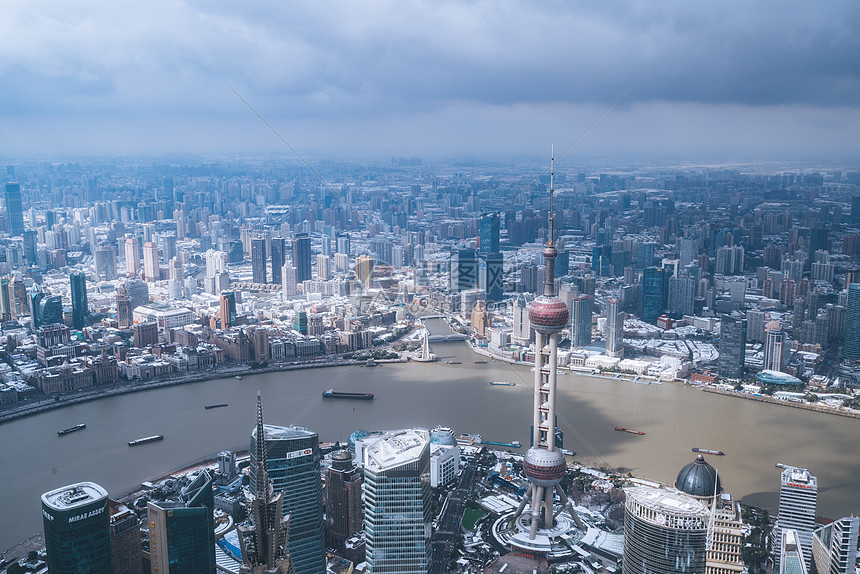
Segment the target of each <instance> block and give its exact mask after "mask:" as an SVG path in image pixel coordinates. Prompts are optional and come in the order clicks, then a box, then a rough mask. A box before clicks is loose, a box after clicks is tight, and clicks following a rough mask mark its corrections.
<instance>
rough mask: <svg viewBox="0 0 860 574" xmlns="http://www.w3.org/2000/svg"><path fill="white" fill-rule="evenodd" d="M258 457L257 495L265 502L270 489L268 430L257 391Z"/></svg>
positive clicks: (256, 454)
mask: <svg viewBox="0 0 860 574" xmlns="http://www.w3.org/2000/svg"><path fill="white" fill-rule="evenodd" d="M254 455H255V456H256V457H257V484H256V494H257V498H258V499H259V500H265V499H266V495H267V494H268V489H269V473H268V472H267V470H266V430H265V429H264V428H263V398H262V395H261V394H260V391H257V445H256V449H255V451H254Z"/></svg>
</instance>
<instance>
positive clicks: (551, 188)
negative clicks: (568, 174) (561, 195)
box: [548, 144, 555, 245]
mask: <svg viewBox="0 0 860 574" xmlns="http://www.w3.org/2000/svg"><path fill="white" fill-rule="evenodd" d="M551 155H552V159H550V164H549V237H548V239H549V241H548V245H552V242H553V240H554V239H555V238H554V237H553V227H555V225H554V224H555V216H554V215H553V211H552V207H553V206H552V196H553V193H554V192H555V188H554V179H555V144H553V145H552V152H551Z"/></svg>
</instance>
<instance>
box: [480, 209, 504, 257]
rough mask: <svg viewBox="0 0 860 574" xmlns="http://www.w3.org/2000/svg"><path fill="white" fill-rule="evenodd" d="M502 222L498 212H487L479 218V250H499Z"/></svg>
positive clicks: (486, 251) (489, 251) (492, 251)
mask: <svg viewBox="0 0 860 574" xmlns="http://www.w3.org/2000/svg"><path fill="white" fill-rule="evenodd" d="M500 227H501V222H500V220H499V214H498V213H497V212H493V213H485V214H484V215H482V216H481V218H480V220H478V250H479V251H480V252H481V253H482V254H483V253H497V252H498V251H499V235H500Z"/></svg>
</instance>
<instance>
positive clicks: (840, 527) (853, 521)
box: [812, 516, 860, 574]
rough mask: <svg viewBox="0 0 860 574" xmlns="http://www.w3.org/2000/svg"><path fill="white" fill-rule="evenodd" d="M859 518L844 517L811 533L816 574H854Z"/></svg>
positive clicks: (859, 527) (859, 528)
mask: <svg viewBox="0 0 860 574" xmlns="http://www.w3.org/2000/svg"><path fill="white" fill-rule="evenodd" d="M858 530H860V518H858V517H856V516H846V517H845V518H840V519H839V520H837V521H835V522H831V523H830V524H827V525H826V526H821V527H819V528H817V529H816V530H815V532H813V533H812V560H813V562H814V564H815V569H816V570H817V571H818V574H854V564H855V562H856V561H857V532H858Z"/></svg>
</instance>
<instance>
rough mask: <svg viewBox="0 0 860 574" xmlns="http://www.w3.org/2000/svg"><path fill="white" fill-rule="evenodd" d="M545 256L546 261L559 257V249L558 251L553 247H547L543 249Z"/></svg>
mask: <svg viewBox="0 0 860 574" xmlns="http://www.w3.org/2000/svg"><path fill="white" fill-rule="evenodd" d="M543 256H544V259H553V258H555V257H558V249H556V248H555V246H553V245H547V246H546V247H544V248H543Z"/></svg>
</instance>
